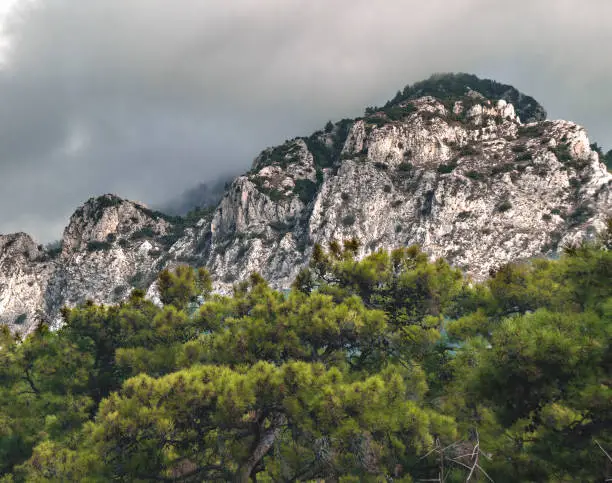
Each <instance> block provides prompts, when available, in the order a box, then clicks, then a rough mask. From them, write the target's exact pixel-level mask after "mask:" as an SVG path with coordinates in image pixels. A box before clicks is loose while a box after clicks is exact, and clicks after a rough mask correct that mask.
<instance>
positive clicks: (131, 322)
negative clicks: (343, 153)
mask: <svg viewBox="0 0 612 483" xmlns="http://www.w3.org/2000/svg"><path fill="white" fill-rule="evenodd" d="M358 248H359V242H358V241H357V240H349V241H346V242H344V243H340V242H332V243H331V244H330V245H329V246H328V247H321V246H315V248H314V252H313V257H312V261H311V263H310V265H309V266H308V267H307V268H305V269H304V270H303V271H302V272H301V273H300V274H299V276H298V277H297V279H296V280H295V283H294V285H293V287H292V288H291V290H286V291H277V290H273V289H272V288H271V287H269V286H268V285H267V283H266V281H265V280H264V279H263V278H262V277H261V276H259V275H258V274H252V275H251V277H250V278H249V280H246V281H244V282H241V283H237V284H236V285H235V286H234V288H233V293H232V294H231V295H228V296H223V295H219V294H215V293H213V292H212V283H211V277H210V274H209V273H208V272H207V271H206V270H205V269H203V268H199V269H194V268H191V267H188V266H179V267H177V268H175V269H173V270H165V271H163V272H162V273H161V274H160V275H159V278H158V286H159V293H160V299H161V302H162V303H161V304H157V305H156V304H154V303H153V302H152V301H150V300H148V299H146V298H145V294H144V292H143V291H141V290H134V291H133V292H132V293H131V295H130V297H129V299H127V300H126V301H124V302H122V303H120V304H118V305H115V306H101V305H96V304H94V303H93V302H87V303H85V304H84V305H82V306H79V307H77V308H70V309H69V308H66V309H64V310H63V312H62V316H63V325H62V327H61V328H60V329H59V330H50V329H49V328H48V327H46V326H45V325H44V324H43V323H41V324H40V325H39V326H38V328H37V329H36V330H35V331H34V332H33V333H31V334H29V335H28V336H27V337H19V336H15V335H12V334H11V333H9V331H8V329H6V328H4V329H3V330H2V331H0V481H1V482H4V483H8V482H22V481H28V482H30V481H31V482H42V481H90V482H103V481H104V482H106V481H126V482H128V481H129V482H132V481H136V482H138V481H141V482H144V481H167V482H173V481H176V482H179V481H181V482H192V481H213V482H217V481H218V482H222V481H234V482H249V481H259V482H298V481H299V482H307V481H322V480H324V481H330V482H354V481H355V482H356V481H365V482H411V481H414V482H425V481H428V482H434V481H437V482H463V481H471V482H485V481H491V482H517V481H524V482H531V481H532V482H546V481H549V482H575V481H585V482H591V481H592V482H603V481H612V480H611V479H612V456H611V455H612V343H611V340H612V283H610V282H611V281H612V221H611V222H609V223H608V230H607V232H605V233H603V234H601V235H600V236H599V237H598V238H597V240H594V241H592V242H589V243H583V244H581V245H577V246H567V247H565V248H564V250H563V251H562V253H561V254H560V256H559V257H558V259H555V260H550V259H544V258H542V259H533V260H530V261H527V262H521V263H511V264H508V265H505V266H501V267H499V268H498V269H496V270H495V271H492V273H491V274H490V275H491V276H490V278H489V279H487V280H486V281H485V282H482V283H476V282H474V281H472V280H470V279H468V278H466V277H465V276H464V275H463V274H462V273H461V271H459V270H458V269H455V268H452V267H451V266H449V264H447V263H446V262H445V261H444V260H436V261H430V260H429V258H428V256H427V255H426V254H425V253H423V252H422V251H421V250H420V249H419V248H418V247H416V246H414V247H409V248H401V249H397V250H394V251H392V252H386V251H378V252H375V253H373V254H371V255H369V256H367V257H366V258H364V259H362V260H357V258H356V253H357V250H358Z"/></svg>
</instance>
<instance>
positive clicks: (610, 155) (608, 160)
mask: <svg viewBox="0 0 612 483" xmlns="http://www.w3.org/2000/svg"><path fill="white" fill-rule="evenodd" d="M603 163H604V164H605V165H606V167H607V168H608V171H610V172H612V149H611V150H610V151H608V152H607V153H606V155H605V156H604V157H603Z"/></svg>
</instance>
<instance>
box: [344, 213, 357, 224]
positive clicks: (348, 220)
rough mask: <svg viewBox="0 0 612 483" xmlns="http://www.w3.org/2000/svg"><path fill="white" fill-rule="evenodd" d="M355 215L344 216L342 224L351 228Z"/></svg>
mask: <svg viewBox="0 0 612 483" xmlns="http://www.w3.org/2000/svg"><path fill="white" fill-rule="evenodd" d="M355 220H356V218H355V215H346V216H345V217H344V218H342V224H343V225H344V226H353V225H354V224H355Z"/></svg>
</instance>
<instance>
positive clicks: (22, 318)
mask: <svg viewBox="0 0 612 483" xmlns="http://www.w3.org/2000/svg"><path fill="white" fill-rule="evenodd" d="M27 319H28V314H25V313H24V314H20V315H18V316H17V318H15V322H14V323H15V325H23V324H24V323H25V321H26V320H27Z"/></svg>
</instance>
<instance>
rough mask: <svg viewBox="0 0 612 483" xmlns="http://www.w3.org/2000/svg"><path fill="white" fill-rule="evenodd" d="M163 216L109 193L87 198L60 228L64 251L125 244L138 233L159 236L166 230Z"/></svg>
mask: <svg viewBox="0 0 612 483" xmlns="http://www.w3.org/2000/svg"><path fill="white" fill-rule="evenodd" d="M170 227H171V224H170V223H169V222H168V220H167V217H165V216H164V215H162V214H161V213H158V212H155V211H152V210H150V209H148V208H147V207H146V206H144V205H142V204H140V203H136V202H133V201H128V200H124V199H122V198H119V197H118V196H115V195H112V194H106V195H103V196H99V197H97V198H90V199H89V200H87V201H86V202H85V203H84V204H83V205H82V206H81V207H79V208H77V210H76V211H75V212H74V214H73V215H72V217H71V218H70V223H69V224H68V226H67V227H66V229H65V230H64V236H63V247H64V252H66V253H70V252H75V251H79V250H82V249H84V248H89V249H91V248H92V247H93V248H104V247H110V245H112V244H113V243H115V242H118V243H120V244H123V245H126V244H128V242H129V240H130V239H131V238H133V236H134V234H136V233H138V232H143V231H144V232H146V233H150V234H151V236H163V235H165V234H167V232H168V231H169V230H170Z"/></svg>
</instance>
